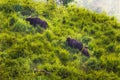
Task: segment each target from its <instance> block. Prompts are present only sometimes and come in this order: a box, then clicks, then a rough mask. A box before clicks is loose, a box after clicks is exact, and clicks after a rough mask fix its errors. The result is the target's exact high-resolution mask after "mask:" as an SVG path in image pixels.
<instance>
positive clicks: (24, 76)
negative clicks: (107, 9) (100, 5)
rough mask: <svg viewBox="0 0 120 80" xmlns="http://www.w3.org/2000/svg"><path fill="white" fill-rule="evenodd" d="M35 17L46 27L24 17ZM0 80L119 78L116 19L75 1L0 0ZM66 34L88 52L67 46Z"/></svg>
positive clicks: (119, 28) (119, 41)
mask: <svg viewBox="0 0 120 80" xmlns="http://www.w3.org/2000/svg"><path fill="white" fill-rule="evenodd" d="M29 16H31V17H39V18H40V19H42V20H45V21H46V22H47V23H48V28H47V29H41V28H40V26H37V27H34V26H32V25H30V24H29V22H27V21H26V20H25V19H26V18H27V17H29ZM0 20H1V21H0V80H120V23H119V22H117V20H116V18H115V17H110V16H108V15H107V14H106V13H100V14H98V13H95V12H92V11H89V10H87V9H84V8H79V7H77V6H75V5H69V6H62V5H59V6H58V5H57V4H56V3H55V2H52V1H50V0H49V1H48V2H35V1H34V0H0ZM67 37H71V38H74V39H76V40H78V41H81V42H82V43H83V44H84V46H88V49H89V53H90V58H88V57H86V56H84V55H82V54H81V52H80V51H79V50H78V49H74V48H71V47H69V46H68V45H67V44H66V38H67Z"/></svg>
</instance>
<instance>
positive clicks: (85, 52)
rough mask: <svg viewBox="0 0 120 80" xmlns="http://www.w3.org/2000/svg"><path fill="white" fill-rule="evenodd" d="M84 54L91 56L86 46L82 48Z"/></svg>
mask: <svg viewBox="0 0 120 80" xmlns="http://www.w3.org/2000/svg"><path fill="white" fill-rule="evenodd" d="M82 54H84V55H85V56H87V57H90V55H89V52H88V47H84V48H83V50H82Z"/></svg>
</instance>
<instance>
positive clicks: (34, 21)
mask: <svg viewBox="0 0 120 80" xmlns="http://www.w3.org/2000/svg"><path fill="white" fill-rule="evenodd" d="M26 21H29V22H30V24H31V25H33V26H37V25H39V26H41V27H42V28H44V29H46V28H47V26H48V24H47V22H46V21H44V20H41V19H40V18H26Z"/></svg>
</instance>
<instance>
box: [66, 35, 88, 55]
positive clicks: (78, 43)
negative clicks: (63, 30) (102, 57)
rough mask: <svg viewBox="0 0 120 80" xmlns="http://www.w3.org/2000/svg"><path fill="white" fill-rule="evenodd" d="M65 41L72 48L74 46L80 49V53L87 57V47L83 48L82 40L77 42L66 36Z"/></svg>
mask: <svg viewBox="0 0 120 80" xmlns="http://www.w3.org/2000/svg"><path fill="white" fill-rule="evenodd" d="M66 42H67V43H68V46H70V47H72V48H76V49H79V50H80V51H82V54H84V55H85V56H87V57H89V52H88V49H87V48H83V44H82V42H79V41H77V40H75V39H71V38H69V37H68V38H67V40H66Z"/></svg>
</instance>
